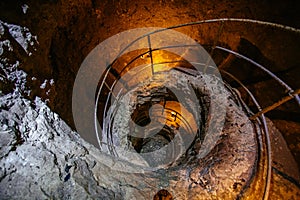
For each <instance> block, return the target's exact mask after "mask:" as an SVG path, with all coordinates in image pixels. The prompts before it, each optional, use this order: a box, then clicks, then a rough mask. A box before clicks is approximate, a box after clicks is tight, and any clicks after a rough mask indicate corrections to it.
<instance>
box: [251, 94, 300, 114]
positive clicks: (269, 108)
mask: <svg viewBox="0 0 300 200" xmlns="http://www.w3.org/2000/svg"><path fill="white" fill-rule="evenodd" d="M298 94H300V89H297V90H296V91H295V92H293V93H291V94H290V95H289V96H285V97H283V98H282V99H280V100H279V101H277V102H276V103H274V104H272V105H270V106H268V107H266V108H264V109H262V110H261V111H259V112H258V113H256V114H255V115H253V116H251V117H250V119H251V120H254V119H256V118H257V117H258V116H260V115H262V114H265V113H267V112H269V111H271V110H274V109H275V108H277V107H278V106H280V105H281V104H284V103H285V102H287V101H289V100H291V99H293V98H294V97H295V96H296V95H298Z"/></svg>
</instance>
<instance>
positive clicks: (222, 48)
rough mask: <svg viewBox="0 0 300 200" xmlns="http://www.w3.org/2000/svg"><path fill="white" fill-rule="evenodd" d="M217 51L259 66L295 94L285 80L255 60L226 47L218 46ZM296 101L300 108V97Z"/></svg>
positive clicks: (290, 92) (295, 96)
mask: <svg viewBox="0 0 300 200" xmlns="http://www.w3.org/2000/svg"><path fill="white" fill-rule="evenodd" d="M216 49H220V50H223V51H226V52H228V53H231V54H234V55H235V56H237V57H238V58H242V59H244V60H246V61H248V62H250V63H251V64H253V65H255V66H257V67H258V68H260V69H261V70H263V71H264V72H266V73H267V74H269V75H270V76H271V77H272V78H274V79H275V80H276V81H277V82H278V83H279V84H280V85H282V86H283V87H285V89H286V90H287V91H288V92H289V94H292V93H293V92H294V90H293V89H292V88H291V87H290V86H289V85H288V84H286V83H285V82H284V81H283V80H281V79H280V78H278V77H277V76H276V75H275V74H273V73H272V72H271V71H270V70H268V69H267V68H265V67H264V66H262V65H261V64H259V63H257V62H255V61H254V60H252V59H250V58H248V57H246V56H244V55H242V54H239V53H237V52H235V51H232V50H229V49H227V48H224V47H220V46H216ZM294 98H295V100H296V101H297V103H298V105H299V106H300V97H299V96H298V95H294Z"/></svg>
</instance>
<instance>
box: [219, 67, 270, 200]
mask: <svg viewBox="0 0 300 200" xmlns="http://www.w3.org/2000/svg"><path fill="white" fill-rule="evenodd" d="M222 72H223V73H225V74H226V75H228V76H229V77H231V78H232V79H233V80H235V81H236V82H237V83H238V84H240V85H241V86H242V88H243V89H244V90H245V91H246V92H247V93H248V94H249V96H250V98H251V99H252V101H253V103H254V104H255V106H256V107H257V109H258V110H259V111H261V107H260V105H259V103H258V102H257V100H256V99H255V97H254V95H253V94H252V93H251V92H250V90H249V89H248V88H247V87H246V86H245V85H244V84H243V83H242V82H241V81H240V80H238V79H237V78H236V77H235V76H233V75H232V74H230V73H229V72H226V71H224V70H222ZM260 118H261V120H262V123H263V128H264V131H265V139H266V149H267V177H266V186H265V189H264V197H263V199H265V200H268V198H269V192H270V186H271V178H272V153H271V150H272V149H271V139H270V134H269V131H268V126H267V122H266V118H265V115H264V114H261V116H260Z"/></svg>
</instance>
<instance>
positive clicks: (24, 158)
mask: <svg viewBox="0 0 300 200" xmlns="http://www.w3.org/2000/svg"><path fill="white" fill-rule="evenodd" d="M3 2H4V3H3ZM3 2H1V3H0V4H1V5H2V4H3V5H5V6H4V7H3V8H6V3H7V2H6V1H3ZM9 4H13V3H11V2H10V3H7V5H9ZM17 4H19V3H17ZM17 4H15V5H17ZM15 5H13V6H8V9H7V10H9V9H10V10H16V12H15V13H14V12H7V11H6V10H5V9H3V12H2V10H1V12H0V13H1V14H0V15H1V16H3V19H4V22H1V27H3V28H0V33H1V45H2V46H1V48H2V50H4V51H3V52H4V53H3V54H1V71H0V73H1V75H3V76H4V78H3V77H2V76H1V82H0V89H1V91H2V94H1V97H0V108H1V111H0V127H1V129H0V134H1V138H0V139H1V141H0V145H1V146H0V147H1V150H0V197H3V198H8V199H20V198H22V199H32V198H35V197H36V198H55V199H67V198H71V199H86V198H96V199H97V198H98V199H152V198H154V199H159V197H158V196H160V197H163V196H165V197H167V198H170V196H173V197H177V198H179V199H213V198H219V199H236V198H237V197H240V196H243V195H244V196H248V197H249V198H253V199H257V198H258V197H260V196H262V195H263V186H265V180H264V177H265V174H264V173H265V169H264V166H265V165H264V164H262V166H260V165H259V164H258V163H264V162H265V157H263V156H262V157H259V156H258V149H259V141H257V139H258V138H257V135H256V134H255V132H256V131H257V130H256V127H255V126H254V125H253V124H252V122H251V121H250V120H249V119H248V116H247V114H246V113H245V112H244V110H243V109H242V107H241V105H240V104H239V103H237V102H236V101H235V100H233V99H235V98H233V99H231V98H230V97H229V105H230V106H229V108H228V110H227V115H226V121H225V125H224V129H223V130H222V132H221V133H220V136H221V138H220V140H218V141H217V144H216V145H215V146H213V148H212V149H210V152H208V154H207V155H206V156H205V157H201V158H199V156H197V155H198V154H197V153H199V149H201V146H203V145H208V144H207V143H204V142H203V138H201V137H200V138H199V140H198V141H195V143H194V144H192V148H189V149H188V151H187V154H186V155H185V156H182V157H180V158H178V160H176V162H174V163H172V165H171V166H163V168H162V170H158V171H154V172H153V171H150V172H145V173H126V172H124V171H122V170H120V171H119V170H117V171H116V170H115V167H116V165H118V164H120V166H117V168H122V169H126V170H127V172H136V170H138V169H136V168H135V167H133V166H130V165H127V164H126V163H122V162H121V163H119V162H118V161H117V160H115V158H114V157H111V156H108V155H106V154H103V153H100V152H99V149H98V148H95V147H94V146H93V145H91V144H89V143H87V142H86V141H84V140H82V139H81V138H80V137H79V135H78V134H77V133H76V132H74V131H72V128H74V124H73V121H72V113H71V94H72V86H73V82H74V80H75V76H76V73H77V70H78V69H79V66H80V64H81V62H82V61H83V59H84V58H85V56H86V55H87V54H88V53H89V51H90V50H92V49H93V48H94V47H95V46H96V45H97V44H98V43H100V42H101V41H103V40H104V39H106V38H108V37H110V36H112V35H114V34H116V33H119V32H121V31H124V30H127V29H130V28H136V27H144V26H158V27H167V26H171V25H176V24H181V23H186V22H191V21H196V20H200V19H208V18H219V17H227V16H230V17H232V16H235V17H251V18H259V19H263V20H267V21H276V22H277V21H278V22H281V23H283V24H288V25H297V24H290V23H293V22H294V20H290V19H294V18H295V16H297V13H296V11H295V10H296V9H289V7H293V5H291V4H285V6H279V7H278V8H276V9H274V10H272V9H271V8H270V6H267V7H268V8H269V10H265V9H263V8H265V7H264V6H263V3H262V5H258V4H257V5H255V4H250V5H242V4H239V3H233V2H227V1H224V2H223V3H222V2H218V3H209V2H207V3H201V4H199V3H198V2H194V1H176V0H175V1H170V2H164V1H159V2H155V1H139V2H138V3H135V2H134V1H124V2H123V1H119V2H113V3H111V2H108V1H107V2H106V1H101V2H98V1H91V2H89V1H72V2H67V1H50V2H49V3H46V4H37V3H35V2H30V3H28V5H27V4H26V5H27V6H28V8H27V6H25V5H23V4H22V5H21V4H20V5H18V6H17V7H16V6H15ZM1 7H2V6H1ZM296 7H297V6H296ZM293 8H295V7H293ZM24 9H25V10H24ZM274 12H275V13H276V12H278V13H283V14H285V15H286V16H287V17H288V18H286V19H281V18H280V17H279V18H276V16H278V15H274ZM293 12H295V13H293ZM11 13H13V14H11ZM13 24H17V25H16V26H14V25H13ZM18 25H22V26H18ZM23 26H26V27H28V28H29V30H28V29H27V28H24V27H23ZM220 27H221V26H220V24H208V25H203V26H201V27H199V28H195V27H194V28H193V27H185V28H181V29H179V31H181V32H183V33H185V34H187V35H189V36H190V37H192V38H194V39H196V40H197V41H199V42H200V43H201V44H202V45H207V46H208V47H207V50H208V51H209V50H211V49H210V47H211V46H212V45H213V43H214V41H215V40H216V41H217V43H218V45H224V46H226V47H228V48H230V49H233V50H235V51H239V52H241V53H244V54H246V55H248V56H250V57H251V58H253V59H255V60H256V61H258V62H260V63H262V64H264V65H266V66H267V67H270V68H271V69H272V71H274V72H280V71H283V72H282V73H281V76H282V77H284V78H285V80H287V81H288V82H289V84H291V85H292V86H293V87H295V88H299V86H300V85H299V81H298V77H297V76H296V75H297V74H299V68H295V67H293V66H298V65H299V59H298V58H299V52H300V49H299V48H300V45H295V44H299V38H300V37H299V35H295V34H285V32H284V31H278V32H274V30H270V29H265V28H263V27H261V29H260V27H258V26H251V25H250V26H248V25H247V24H246V25H245V24H242V23H240V24H233V23H228V24H225V25H224V27H223V28H222V34H221V35H220V36H218V34H217V33H218V32H219V31H220V30H221V29H220ZM35 35H37V38H35ZM280 41H281V42H280ZM282 41H284V42H282ZM1 53H2V52H1ZM133 54H134V55H138V52H133ZM155 56H156V57H159V56H161V55H160V54H159V53H158V54H157V55H155ZM170 57H172V56H170ZM212 57H213V58H214V59H215V62H216V63H217V64H218V65H220V66H221V67H222V69H225V70H227V71H229V72H232V73H233V74H235V75H237V76H238V77H239V79H240V80H245V81H246V82H247V84H248V85H247V86H248V87H250V88H251V89H253V91H254V93H255V95H256V96H257V97H258V99H259V100H260V102H261V103H262V105H263V106H268V105H270V104H271V103H273V102H274V99H278V98H280V97H281V96H282V95H281V94H279V93H280V92H278V94H277V93H274V92H273V91H274V88H275V89H276V90H277V86H276V85H275V84H274V82H273V81H272V80H269V79H267V78H266V77H265V76H264V75H262V74H261V73H260V72H257V70H255V69H253V68H252V66H249V65H247V64H245V63H243V62H240V60H239V59H236V58H233V57H232V56H230V55H228V54H223V53H220V52H217V51H215V52H214V54H213V55H212ZM141 59H142V60H143V59H147V55H146V57H141ZM121 64H122V63H121ZM237 68H238V69H239V70H237ZM284 70H287V72H285V71H284ZM25 72H26V73H25ZM91 73H95V72H92V71H91ZM119 74H121V73H119ZM5 76H6V77H5ZM295 76H296V77H295ZM173 79H174V80H172V78H170V80H172V82H173V83H176V81H178V77H177V78H173ZM233 85H234V84H233ZM144 89H145V88H144ZM13 91H14V92H13ZM140 92H144V91H140ZM227 92H228V93H229V91H227ZM20 93H21V94H20ZM154 94H155V92H154ZM230 95H232V94H229V96H230ZM236 95H239V93H237V94H236ZM242 95H244V94H243V93H242ZM36 96H38V97H41V98H42V99H43V100H46V101H47V102H48V105H49V107H50V108H48V106H46V105H45V104H44V103H43V102H41V101H40V100H39V99H35V97H36ZM26 98H29V99H31V100H27V99H26ZM147 98H150V99H151V97H149V96H147V95H144V98H142V99H139V101H143V102H144V103H141V104H147ZM173 100H174V99H173ZM145 102H146V103H145ZM204 102H205V101H204ZM247 103H248V104H249V105H250V106H252V105H251V102H247ZM166 106H167V107H170V108H172V109H174V110H175V111H176V108H177V107H178V104H177V103H176V101H175V102H174V101H169V102H168V104H166ZM148 107H149V105H148ZM148 107H147V106H146V107H145V108H142V109H141V110H138V112H137V113H135V112H134V110H132V112H133V113H131V114H132V115H131V117H132V119H133V121H135V120H139V119H140V118H139V112H145V113H146V114H145V115H146V118H147V115H149V113H148V114H147V112H148ZM203 110H204V111H205V106H203ZM54 111H55V112H56V113H58V114H59V115H60V116H61V117H62V119H61V118H60V117H58V115H57V114H55V113H54ZM291 111H292V112H291ZM153 112H154V116H157V115H158V114H156V113H157V110H155V109H153ZM182 112H185V111H182ZM287 113H288V114H289V115H288V116H289V118H290V119H289V120H290V122H288V123H287V121H285V120H286V119H281V118H280V115H283V116H287ZM119 114H120V115H119V118H117V120H116V121H114V123H115V124H112V125H113V126H117V125H120V124H121V125H122V123H124V121H125V122H126V120H124V121H122V115H121V114H122V113H119ZM297 115H299V109H298V108H297V107H295V105H294V104H293V103H291V104H287V105H286V106H284V107H281V108H280V109H279V110H278V112H274V113H273V115H270V117H271V118H272V116H275V117H274V118H275V120H274V123H275V125H278V128H279V129H280V130H284V132H283V133H284V134H285V133H286V135H288V134H289V133H291V132H293V131H291V130H289V129H286V124H289V125H290V124H293V127H295V130H297V129H298V130H299V125H298V124H297V123H296V122H294V121H295V120H294V118H295V116H296V117H297ZM185 116H186V117H189V115H188V114H187V115H185ZM207 116H208V115H207ZM207 116H206V115H205V114H204V118H203V119H206V117H207ZM168 117H169V119H173V118H174V115H173V114H172V113H170V116H168ZM127 119H128V118H127ZM63 120H64V121H66V122H67V124H66V123H65V122H64V121H63ZM118 120H119V121H118ZM293 120H294V121H293ZM175 121H176V120H175ZM188 121H189V122H190V125H191V124H192V123H193V120H192V119H189V120H188ZM144 122H145V123H147V120H146V121H144ZM198 122H199V121H198V120H196V121H195V122H194V123H196V124H197V123H198ZM202 122H203V124H204V123H205V122H204V121H202ZM174 124H175V123H174ZM171 125H172V123H171V122H170V124H169V127H167V128H166V130H163V131H162V132H161V133H160V135H156V136H154V137H153V138H152V139H151V138H150V139H149V140H144V141H140V140H138V139H135V138H125V140H124V141H123V142H125V144H126V145H128V144H130V145H132V148H134V149H135V150H137V151H139V152H141V153H149V152H153V151H154V150H157V149H158V148H160V147H162V146H163V145H165V144H168V143H169V142H170V138H171V139H172V137H174V136H175V135H176V129H175V131H174V130H172V129H170V127H171ZM268 125H269V127H270V128H271V130H272V131H271V134H272V139H273V140H272V142H273V144H274V145H273V148H274V149H273V152H275V153H274V154H273V161H274V163H273V173H272V178H273V179H272V181H273V182H272V183H273V185H272V187H271V190H270V198H271V199H272V198H274V199H279V198H283V197H285V198H288V199H289V198H292V197H295V198H296V197H297V196H299V188H298V187H297V184H294V183H293V181H294V180H299V170H298V168H297V166H296V165H295V162H294V160H293V157H292V156H291V155H290V153H289V150H288V148H287V146H286V144H285V141H284V140H283V138H282V137H281V135H280V132H279V131H278V130H277V129H276V128H275V127H274V125H273V124H272V123H271V122H268ZM69 126H70V127H72V128H70V127H69ZM125 126H126V124H125V125H124V126H123V127H122V126H121V127H119V131H117V132H116V134H119V133H120V132H121V130H122V131H123V130H125V131H126V129H124V127H125ZM192 126H193V125H192ZM203 126H204V125H203ZM175 127H176V126H175ZM204 127H205V126H204ZM121 128H123V129H121ZM154 128H155V127H154ZM138 132H139V131H138ZM149 132H150V133H151V130H150V131H149ZM296 132H297V131H296ZM166 136H168V137H166ZM288 136H289V137H290V135H288ZM292 140H293V138H292ZM201 142H202V143H201ZM208 142H211V141H208ZM290 142H291V143H289V144H292V143H293V142H294V141H290ZM96 144H97V143H96ZM296 144H297V143H296ZM294 150H295V151H294V155H295V156H296V157H297V155H298V154H297V153H299V150H297V149H294ZM160 156H161V155H157V157H153V158H154V159H155V158H160V160H158V161H159V162H161V160H162V159H161V157H160ZM153 158H151V159H153ZM139 161H140V160H138V162H139ZM143 161H144V160H143ZM149 162H150V163H151V162H153V160H148V161H147V160H146V162H144V164H147V163H149ZM258 166H260V167H258ZM276 170H277V171H276ZM255 174H256V176H255V177H253V176H254V175H255ZM280 174H281V175H280ZM282 174H284V175H282ZM291 178H292V179H291ZM291 180H293V181H291ZM162 189H164V190H162ZM158 191H161V192H158ZM283 191H284V192H283ZM285 191H287V192H285ZM157 192H158V193H157Z"/></svg>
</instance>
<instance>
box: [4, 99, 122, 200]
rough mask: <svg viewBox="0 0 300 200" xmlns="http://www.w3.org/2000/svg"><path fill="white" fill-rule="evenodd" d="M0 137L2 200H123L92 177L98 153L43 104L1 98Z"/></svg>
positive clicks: (115, 191) (117, 191)
mask: <svg viewBox="0 0 300 200" xmlns="http://www.w3.org/2000/svg"><path fill="white" fill-rule="evenodd" d="M0 135H1V136H0V137H1V140H0V197H1V199H91V198H92V199H95V198H96V199H97V198H98V199H120V198H121V191H119V190H118V189H115V190H114V191H112V190H109V189H105V188H104V187H103V186H100V185H99V182H98V181H99V180H96V179H95V178H94V177H93V172H92V170H93V167H94V166H95V164H96V162H95V160H96V159H99V158H95V157H94V156H93V155H91V154H90V151H93V153H95V151H97V150H96V148H93V147H91V146H90V145H88V144H87V143H85V142H84V141H83V140H82V139H80V137H79V136H78V134H77V133H76V132H73V131H72V130H71V129H70V128H69V127H68V126H67V125H66V123H65V122H64V121H62V120H61V119H60V118H59V117H58V115H57V114H55V113H53V112H51V111H50V109H49V108H48V107H47V106H46V105H45V104H44V103H43V102H41V101H40V100H39V99H37V100H36V101H35V102H34V103H33V102H30V101H29V100H26V99H24V98H22V97H21V96H19V95H17V94H8V95H5V96H1V97H0ZM91 149H92V150H91ZM97 164H98V165H99V163H97ZM102 173H105V169H103V171H102ZM106 173H107V172H106ZM112 184H113V183H112Z"/></svg>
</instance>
